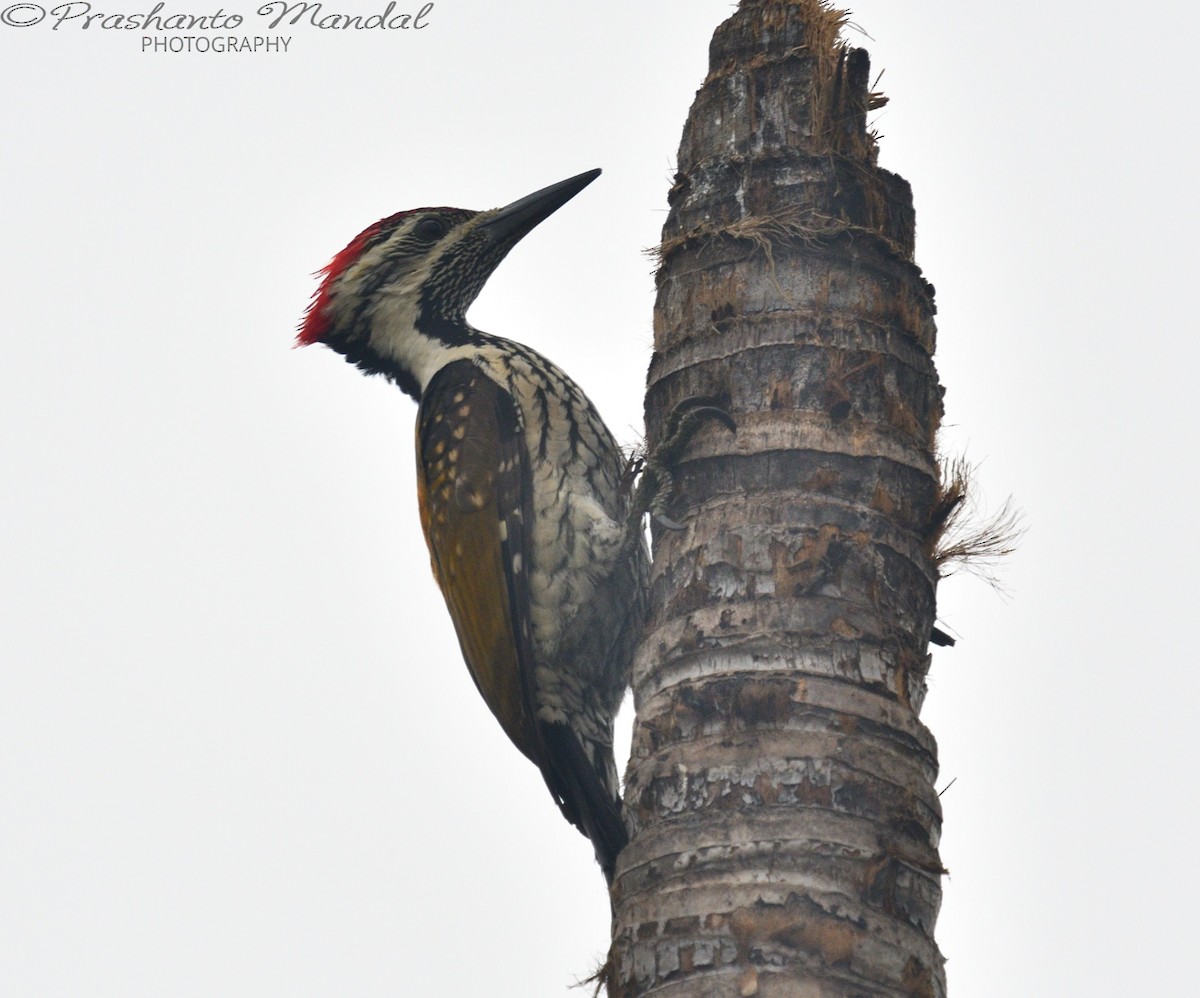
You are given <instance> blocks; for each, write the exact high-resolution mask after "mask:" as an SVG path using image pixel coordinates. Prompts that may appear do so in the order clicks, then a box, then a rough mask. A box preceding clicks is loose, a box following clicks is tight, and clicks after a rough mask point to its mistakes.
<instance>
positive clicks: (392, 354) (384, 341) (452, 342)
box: [375, 315, 500, 401]
mask: <svg viewBox="0 0 1200 998" xmlns="http://www.w3.org/2000/svg"><path fill="white" fill-rule="evenodd" d="M498 342H500V339H499V337H496V336H489V335H488V334H487V333H483V332H480V331H479V330H478V329H476V328H474V327H473V326H472V325H471V324H470V323H469V322H467V321H466V319H465V318H461V317H460V318H443V317H437V316H429V315H421V316H414V317H411V318H410V319H409V321H408V322H407V323H406V325H405V326H399V325H398V324H389V326H388V327H385V329H384V332H383V335H382V336H378V335H377V336H376V342H375V347H376V350H377V352H378V354H379V359H380V362H381V363H380V370H381V373H383V374H386V375H387V376H388V377H389V378H391V380H392V381H394V382H395V383H396V384H397V385H398V386H399V387H400V388H401V389H403V391H404V392H406V393H407V394H408V395H411V396H412V397H413V398H414V399H416V400H417V401H420V399H421V396H422V395H423V394H424V392H425V389H426V387H427V386H428V385H429V382H430V381H431V380H432V378H433V376H434V375H435V374H437V372H438V371H440V370H441V369H442V368H443V367H445V366H446V365H447V364H450V363H453V362H454V361H456V360H464V359H470V358H473V357H476V356H478V354H479V353H480V352H481V350H483V349H485V348H486V347H487V346H488V345H490V344H493V343H498Z"/></svg>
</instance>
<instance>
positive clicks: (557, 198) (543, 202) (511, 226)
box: [479, 170, 600, 248]
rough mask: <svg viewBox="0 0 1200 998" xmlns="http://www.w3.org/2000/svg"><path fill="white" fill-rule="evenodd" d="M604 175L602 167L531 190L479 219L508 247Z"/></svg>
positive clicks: (483, 228)
mask: <svg viewBox="0 0 1200 998" xmlns="http://www.w3.org/2000/svg"><path fill="white" fill-rule="evenodd" d="M598 176H600V171H599V170H588V172H587V173H581V174H579V176H577V177H571V178H570V179H569V180H560V181H559V182H558V183H557V184H551V185H550V186H549V187H543V188H542V189H541V190H540V191H534V193H532V194H527V195H526V196H525V197H523V198H521V199H520V200H519V201H514V202H513V203H512V204H510V205H506V206H505V207H503V208H501V209H500V210H499V211H497V212H496V214H494V215H493V216H492V217H491V218H488V219H486V220H484V221H483V222H480V223H479V228H480V230H481V231H483V232H485V233H486V234H487V235H488V237H489V238H490V239H491V240H492V243H493V244H495V245H497V246H499V245H503V246H504V247H505V248H507V247H510V246H513V245H515V244H516V243H517V242H518V241H519V240H520V239H522V238H523V237H524V236H526V235H527V234H528V233H529V232H531V231H532V230H533V228H534V227H535V226H536V225H537V224H538V223H539V222H544V221H545V220H546V219H547V218H549V217H550V216H551V215H553V214H554V213H555V212H556V211H558V209H559V208H561V207H562V206H563V205H564V204H566V203H567V202H568V201H570V200H571V198H573V197H574V196H575V195H576V194H578V193H579V192H580V191H581V190H583V189H584V188H585V187H587V185H588V184H590V183H591V182H592V181H593V180H595V179H596V178H597V177H598Z"/></svg>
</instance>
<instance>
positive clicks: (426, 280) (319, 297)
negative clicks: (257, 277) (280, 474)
mask: <svg viewBox="0 0 1200 998" xmlns="http://www.w3.org/2000/svg"><path fill="white" fill-rule="evenodd" d="M599 175H600V171H599V170H590V171H588V172H587V173H581V174H579V176H577V177H571V178H570V179H569V180H563V181H561V182H560V183H557V184H552V185H551V186H549V187H546V188H544V189H542V190H540V191H536V192H535V193H533V194H530V195H528V196H527V197H523V198H521V199H520V200H518V201H514V202H513V203H512V204H510V205H507V206H506V207H503V208H494V209H492V210H490V211H470V210H468V209H465V208H416V209H413V210H412V211H402V212H399V213H397V214H395V215H391V216H389V217H387V218H384V219H381V220H380V221H378V222H376V223H375V224H374V225H372V226H369V227H368V228H366V229H364V230H363V231H362V232H360V233H359V234H358V235H357V236H355V237H354V239H352V240H351V241H350V244H349V245H348V246H347V247H346V248H345V249H344V250H342V251H341V252H340V253H338V254H337V256H335V257H334V258H333V259H332V260H331V261H330V262H329V264H328V266H326V267H325V268H324V270H322V271H321V272H320V277H321V284H320V286H319V287H318V288H317V291H316V293H315V294H314V295H313V300H312V303H311V304H310V305H309V307H308V312H307V313H306V314H305V316H304V320H303V322H302V323H301V325H300V333H299V335H298V337H297V339H296V342H297V345H300V346H306V345H308V344H310V343H324V344H326V345H327V346H329V347H331V348H332V349H334V350H336V351H337V352H338V353H341V354H343V355H344V356H345V357H346V359H347V360H349V361H350V362H351V363H354V364H357V365H358V366H359V367H361V368H362V369H363V370H365V371H368V372H377V373H383V374H387V375H388V376H390V377H392V378H393V379H394V380H396V382H397V383H398V384H399V385H400V386H401V387H402V388H404V389H405V390H406V391H408V392H409V393H410V394H412V395H414V396H419V394H420V390H421V388H423V387H424V384H425V383H426V381H427V380H428V377H429V376H431V375H432V374H433V373H434V371H435V370H436V367H433V369H432V370H429V368H430V366H431V365H434V364H436V363H437V360H438V356H439V352H440V351H443V350H445V349H448V348H452V347H455V346H460V345H462V344H463V343H467V342H470V340H471V337H472V335H473V331H472V330H471V328H470V327H469V326H468V325H467V323H466V319H465V316H466V312H467V309H468V308H469V307H470V305H471V303H472V302H473V301H474V300H475V298H476V296H477V295H478V294H479V292H480V290H481V289H482V288H483V285H484V284H485V283H486V281H487V279H488V278H489V277H490V276H491V274H492V272H493V271H494V270H495V269H496V267H497V266H498V265H499V264H500V261H501V260H503V259H504V257H505V256H506V255H507V254H508V251H509V250H511V249H512V248H513V247H514V246H515V245H516V244H517V243H518V242H519V241H520V240H521V238H522V237H523V236H525V235H526V234H528V233H529V232H530V231H531V230H532V229H533V228H534V227H535V226H536V225H537V224H538V223H539V222H541V221H543V220H544V219H546V218H548V217H549V216H550V215H551V214H553V213H554V212H555V211H556V210H557V209H558V208H561V207H562V206H563V205H564V204H566V203H567V202H568V201H569V200H570V199H571V198H573V197H574V196H575V195H576V194H578V193H579V192H580V191H581V190H583V189H584V188H585V187H586V186H587V185H588V184H590V183H591V182H592V181H593V180H595V179H596V177H598V176H599ZM438 366H440V365H438Z"/></svg>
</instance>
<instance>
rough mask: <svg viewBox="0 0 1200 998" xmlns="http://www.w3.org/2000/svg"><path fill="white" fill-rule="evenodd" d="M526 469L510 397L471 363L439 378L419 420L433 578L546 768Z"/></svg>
mask: <svg viewBox="0 0 1200 998" xmlns="http://www.w3.org/2000/svg"><path fill="white" fill-rule="evenodd" d="M528 477H529V467H528V459H527V456H526V454H525V445H524V440H523V438H522V435H521V428H520V424H519V422H518V418H517V412H516V408H515V406H514V404H513V401H512V398H511V396H510V395H509V394H508V392H507V391H505V390H504V389H503V388H501V387H500V386H499V385H497V384H496V383H495V382H494V381H492V380H491V378H489V377H487V375H485V374H484V373H483V372H482V371H481V370H480V369H479V368H478V367H476V366H475V365H474V364H472V363H471V362H470V361H465V360H464V361H457V362H455V363H453V364H449V365H447V366H446V367H444V368H442V369H441V370H440V371H438V372H437V374H435V375H434V377H433V380H432V381H431V382H430V384H429V386H428V387H427V388H426V390H425V392H424V393H423V394H422V397H421V405H420V409H419V411H418V413H417V497H418V500H419V503H420V510H421V526H422V527H423V528H424V530H425V540H426V542H427V543H428V545H429V555H430V560H431V561H432V563H433V574H434V576H435V577H436V578H437V581H438V585H439V586H440V587H441V589H442V594H443V595H444V596H445V599H446V605H447V607H448V608H449V610H450V616H451V618H452V619H453V621H454V629H455V631H457V632H458V641H459V644H460V645H461V647H462V653H463V658H465V659H466V662H467V668H468V669H470V672H471V677H472V678H473V679H474V680H475V685H476V686H477V687H478V688H479V692H480V694H481V695H482V696H483V699H484V701H485V702H486V703H487V705H488V707H489V708H491V711H492V713H493V714H495V715H496V718H497V719H498V720H499V721H500V724H501V726H502V727H503V728H504V731H505V732H506V733H507V735H508V737H509V738H510V739H512V741H513V743H514V744H515V745H516V746H517V748H519V749H520V750H521V751H522V752H523V753H524V754H525V755H526V756H528V757H529V758H530V759H531V760H532V761H533V762H534V763H536V764H538V765H539V767H540V766H541V765H542V759H543V756H544V751H543V750H542V747H541V742H540V737H539V731H538V726H537V725H536V724H535V722H534V709H535V708H534V700H533V689H532V683H533V672H534V662H533V654H532V638H531V632H530V622H529V598H528V588H529V587H528V583H527V581H526V579H527V575H528V572H529V571H530V569H531V566H530V564H529V554H528V544H527V542H526V537H527V533H526V531H527V527H526V524H530V525H532V519H531V517H532V513H531V511H530V510H529V509H527V508H526V505H527V497H528V495H529V493H530V489H529V482H528Z"/></svg>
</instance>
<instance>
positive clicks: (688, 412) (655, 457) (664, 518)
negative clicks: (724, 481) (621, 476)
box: [630, 396, 737, 530]
mask: <svg viewBox="0 0 1200 998" xmlns="http://www.w3.org/2000/svg"><path fill="white" fill-rule="evenodd" d="M710 419H715V420H716V421H717V422H718V423H720V424H721V425H722V426H724V427H725V428H726V429H727V430H729V432H730V433H733V434H735V435H736V434H737V424H736V423H735V422H734V421H733V417H732V416H731V415H730V414H729V412H728V410H726V409H724V408H723V407H721V406H719V405H717V404H716V402H715V400H713V399H710V398H703V397H699V396H693V397H691V398H686V399H684V400H683V401H681V402H679V403H678V404H677V405H676V406H675V407H674V408H673V409H672V410H671V412H670V414H669V415H668V416H667V422H666V426H665V427H664V428H663V430H664V432H663V437H662V440H660V441H659V444H658V446H657V447H655V448H654V450H653V452H651V453H650V454H647V455H645V456H643V457H642V458H640V459H639V464H640V467H639V469H638V470H640V472H641V477H640V478H639V480H638V485H637V489H636V490H635V491H634V494H633V502H632V507H631V510H630V520H631V525H632V526H633V527H634V528H635V529H640V526H641V522H642V517H643V516H645V515H646V514H647V513H649V514H650V516H651V518H652V519H653V520H654V522H655V523H657V524H658V525H659V526H660V527H664V528H665V529H667V530H682V529H683V524H682V523H679V522H678V521H677V520H675V519H673V518H672V517H670V516H668V515H667V503H668V502H669V501H670V500H671V497H672V496H673V495H674V494H675V476H674V474H673V472H672V469H673V468H674V466H675V463H676V462H677V461H678V460H679V457H680V455H681V454H682V453H683V450H684V448H685V447H686V446H687V444H688V441H689V440H691V439H692V437H693V436H694V435H695V433H696V431H697V430H698V429H699V428H700V426H701V424H703V423H704V422H705V421H706V420H710Z"/></svg>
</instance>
